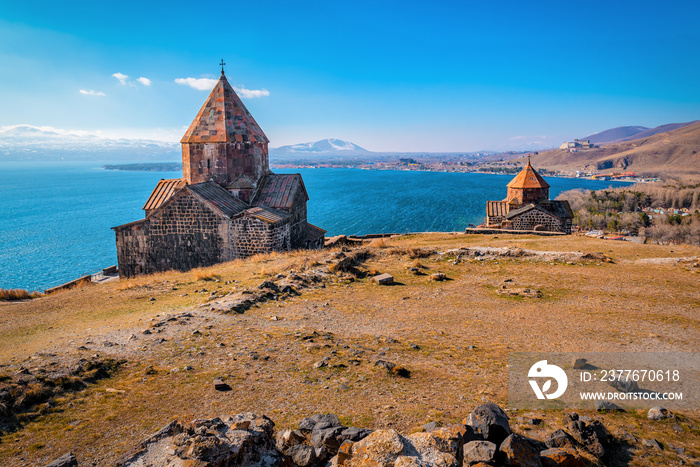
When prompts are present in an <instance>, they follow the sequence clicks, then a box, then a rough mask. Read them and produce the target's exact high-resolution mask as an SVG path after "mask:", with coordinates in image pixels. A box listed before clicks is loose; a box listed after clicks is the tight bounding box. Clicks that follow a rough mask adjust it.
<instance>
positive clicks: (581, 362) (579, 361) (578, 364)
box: [571, 358, 588, 370]
mask: <svg viewBox="0 0 700 467" xmlns="http://www.w3.org/2000/svg"><path fill="white" fill-rule="evenodd" d="M587 364H588V360H586V359H585V358H574V361H573V362H572V364H571V366H572V367H573V368H574V370H581V369H583V368H586V365H587Z"/></svg>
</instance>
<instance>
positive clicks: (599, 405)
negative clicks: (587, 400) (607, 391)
mask: <svg viewBox="0 0 700 467" xmlns="http://www.w3.org/2000/svg"><path fill="white" fill-rule="evenodd" d="M595 409H596V410H597V411H598V412H624V411H625V409H623V408H622V407H620V406H619V405H617V404H615V403H613V402H610V401H597V402H596V403H595Z"/></svg>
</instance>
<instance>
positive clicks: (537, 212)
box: [484, 160, 574, 234]
mask: <svg viewBox="0 0 700 467" xmlns="http://www.w3.org/2000/svg"><path fill="white" fill-rule="evenodd" d="M573 217H574V216H573V213H572V211H571V207H570V206H569V202H568V201H565V200H564V201H562V200H550V199H549V184H548V183H547V182H546V181H545V180H544V178H542V176H541V175H540V174H538V173H537V171H536V170H535V169H534V168H533V167H532V165H530V161H529V160H528V161H527V166H526V167H525V168H524V169H523V170H522V171H521V172H520V173H519V174H518V175H516V176H515V178H513V180H511V181H510V183H508V193H507V195H506V199H504V200H503V201H487V202H486V222H485V224H484V227H485V228H487V229H504V230H529V231H533V230H534V231H540V232H561V233H566V234H570V233H571V223H572V219H573Z"/></svg>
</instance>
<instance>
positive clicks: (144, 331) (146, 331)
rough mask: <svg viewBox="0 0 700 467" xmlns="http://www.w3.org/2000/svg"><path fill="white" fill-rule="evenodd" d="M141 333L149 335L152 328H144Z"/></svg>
mask: <svg viewBox="0 0 700 467" xmlns="http://www.w3.org/2000/svg"><path fill="white" fill-rule="evenodd" d="M141 334H146V335H148V334H152V333H151V330H150V329H144V330H143V331H141Z"/></svg>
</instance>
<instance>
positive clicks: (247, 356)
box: [0, 234, 700, 466]
mask: <svg viewBox="0 0 700 467" xmlns="http://www.w3.org/2000/svg"><path fill="white" fill-rule="evenodd" d="M476 247H498V248H503V247H509V248H511V250H509V251H511V252H515V251H517V250H513V248H524V249H529V250H533V251H538V252H543V251H547V252H554V253H551V254H548V255H541V256H537V255H535V256H526V255H524V254H504V255H500V256H499V255H489V254H485V255H481V254H480V255H478V256H477V255H469V254H464V255H458V254H456V253H454V249H459V248H462V249H464V248H471V249H475V248H476ZM362 248H365V249H366V251H367V252H366V254H364V255H363V256H362V257H361V260H359V259H358V261H361V263H355V264H350V263H349V262H348V261H345V262H344V263H343V264H344V266H343V267H341V262H342V261H343V260H339V259H338V258H343V257H345V258H348V257H352V256H353V255H355V256H354V257H355V258H360V256H358V255H357V253H356V252H358V248H355V249H353V250H351V251H347V250H346V251H344V252H341V250H340V248H335V249H331V250H325V251H317V252H293V253H289V254H270V255H261V256H257V257H254V258H252V259H250V260H247V261H241V260H237V261H234V262H231V263H225V264H221V265H217V266H213V267H210V268H205V269H200V270H195V271H190V272H186V273H179V272H167V273H160V274H155V275H152V276H146V277H139V278H134V279H130V280H121V281H118V282H114V283H108V284H102V285H88V286H85V287H81V288H77V289H73V290H69V291H65V292H60V293H56V294H53V295H48V296H44V297H41V298H37V299H34V300H31V301H25V302H21V303H2V302H0V342H2V343H3V345H2V346H0V384H6V382H7V381H12V380H17V379H22V378H23V379H25V380H27V379H31V376H30V375H42V374H43V375H44V376H42V378H44V379H46V378H47V377H48V375H50V374H51V373H52V372H54V373H59V372H60V371H59V369H60V368H62V367H63V366H65V365H71V364H73V363H71V362H75V361H76V360H77V361H82V362H83V363H82V365H83V367H85V360H80V359H87V360H89V359H93V358H97V356H99V357H100V358H107V357H108V358H111V359H113V360H114V361H119V362H123V363H121V364H120V365H119V366H118V368H116V369H114V370H110V372H109V373H105V374H103V375H102V379H94V381H92V382H90V381H88V379H87V377H85V376H84V375H83V374H82V373H81V374H80V375H81V377H82V378H83V379H84V380H86V381H88V383H87V386H86V387H84V386H78V387H76V388H74V389H75V391H74V392H65V393H63V394H61V395H56V396H53V397H52V403H51V404H49V403H46V404H41V406H40V407H38V408H36V409H32V408H27V411H28V413H25V414H23V415H22V417H21V418H19V419H18V424H16V425H15V426H14V427H12V428H6V429H5V433H4V434H3V433H1V432H0V461H2V462H0V464H2V465H44V464H45V463H46V462H49V461H51V460H52V459H54V458H56V457H58V456H60V455H62V454H64V453H65V452H68V451H73V452H74V453H75V455H76V457H77V458H78V460H79V462H80V465H114V460H115V459H116V458H118V457H119V456H120V455H122V454H123V453H125V452H127V451H129V450H131V449H132V448H133V447H134V446H135V445H136V444H137V443H138V442H139V441H140V440H142V439H143V438H144V437H145V436H147V435H149V434H151V433H153V432H155V431H157V430H158V429H160V428H161V427H162V426H164V425H165V424H166V423H168V422H169V421H170V420H172V419H173V418H178V419H180V420H192V419H194V418H197V417H200V418H211V417H214V416H219V415H226V414H232V413H240V412H247V411H253V412H256V413H264V414H266V415H269V416H270V417H272V418H273V419H274V420H275V422H276V423H277V426H276V428H277V429H281V428H286V427H294V426H296V424H298V423H299V421H300V420H301V419H302V418H303V417H306V416H309V415H311V414H313V413H319V412H322V413H336V414H338V415H339V416H340V418H341V420H342V421H343V422H344V423H345V424H352V425H355V426H360V427H368V428H375V429H376V428H387V427H389V428H395V429H397V430H400V431H402V432H410V431H414V430H419V429H420V426H421V425H423V424H425V423H428V422H430V421H436V422H438V423H443V424H449V423H454V422H458V421H460V420H462V419H463V418H464V417H465V416H467V415H468V414H469V412H470V411H471V410H472V409H473V408H474V407H475V406H476V405H478V404H481V403H482V400H490V401H494V402H496V403H498V404H500V405H501V406H502V407H508V400H507V386H508V377H507V374H508V373H507V371H508V368H507V365H508V356H509V354H510V353H511V352H516V351H552V352H568V351H570V352H585V351H608V352H612V351H625V352H638V351H651V350H653V351H681V352H694V351H697V349H698V337H699V332H698V331H700V323H699V322H698V313H697V310H698V307H699V306H700V302H699V301H698V294H697V284H698V278H700V275H698V273H699V271H700V268H698V267H697V259H696V260H692V259H689V258H690V257H693V256H695V257H697V256H698V255H700V248H696V247H687V246H672V247H668V246H659V245H637V244H633V243H628V242H611V241H605V240H599V239H591V238H587V237H576V236H565V237H535V236H518V237H506V236H498V237H492V236H480V235H462V234H422V235H410V236H402V237H397V238H393V239H386V240H375V241H373V242H372V243H371V244H369V245H365V246H364V247H362ZM450 250H453V252H452V253H450ZM600 252H603V253H604V255H601V254H600ZM587 253H589V255H586V254H587ZM609 258H610V259H611V260H610V259H609ZM409 268H414V269H415V268H417V269H418V270H419V271H422V273H421V274H417V275H416V274H414V272H415V271H413V272H412V271H410V269H409ZM314 271H316V272H314ZM344 271H348V272H344ZM378 272H382V273H384V272H386V273H389V274H392V275H393V276H394V278H395V282H396V284H395V285H393V286H381V285H378V284H374V283H372V282H371V281H370V280H369V278H368V277H369V276H370V275H372V274H376V273H378ZM437 272H441V273H444V274H445V275H446V276H447V279H448V280H444V281H440V282H436V281H433V280H431V275H432V274H434V273H437ZM312 273H313V277H316V278H317V279H316V281H315V282H312V283H310V284H309V285H308V287H306V288H303V290H302V289H300V290H299V291H300V293H301V295H288V296H285V297H283V298H280V299H277V300H276V299H270V300H268V301H265V302H260V303H258V304H256V305H254V306H252V307H251V308H249V309H247V310H245V312H244V313H243V314H239V313H235V312H231V313H228V314H224V313H221V312H218V311H215V309H214V308H215V307H214V306H213V305H212V304H213V303H216V302H217V301H218V300H221V297H226V296H228V295H227V294H231V293H234V294H236V293H241V294H242V293H244V292H245V291H253V292H248V293H247V295H245V294H244V295H245V296H253V295H254V294H255V293H259V291H260V290H261V289H260V288H259V286H260V285H262V284H261V283H263V281H275V282H276V283H277V284H281V283H282V281H283V280H285V279H282V278H281V277H286V278H287V279H289V278H292V277H295V276H299V277H304V276H305V275H307V274H312ZM319 278H320V279H319ZM294 280H297V279H294ZM267 284H268V286H269V282H268V283H267ZM522 288H528V289H530V290H537V291H538V293H537V294H533V293H530V294H528V295H526V296H520V295H518V294H517V293H516V292H517V290H522ZM504 290H506V291H508V292H513V294H511V293H506V294H504V293H502V291H504ZM378 359H381V360H386V361H390V362H393V363H396V364H397V365H401V366H402V367H405V368H406V369H408V370H410V378H400V377H393V376H391V375H390V374H387V372H386V371H385V370H383V369H382V368H380V367H378V366H377V365H376V363H375V362H376V361H377V360H378ZM319 362H325V364H322V365H319V364H318V363H319ZM42 368H44V369H46V373H42ZM110 368H112V367H110ZM84 369H85V370H86V371H93V372H94V370H91V369H90V368H84ZM88 376H89V375H88ZM215 378H224V380H225V381H226V382H227V383H228V384H229V385H230V386H231V388H232V389H231V390H230V391H228V392H219V391H216V390H214V388H213V386H212V381H213V380H214V379H215ZM62 381H63V383H64V384H66V383H70V381H71V380H70V379H68V380H66V379H65V378H64V379H63V380H62ZM3 382H5V383H3ZM74 382H75V383H76V384H78V383H79V382H78V381H74ZM33 384H36V385H37V386H36V387H34V388H33V389H32V392H27V394H28V395H32V397H34V398H35V400H37V401H39V400H42V399H40V397H42V393H41V391H43V389H42V388H41V386H40V385H39V383H31V382H30V383H29V385H30V386H31V385H33ZM50 395H51V393H49V394H48V395H47V396H50ZM18 400H19V399H18ZM23 400H25V402H26V399H23ZM29 406H30V405H27V407H29ZM0 408H2V409H3V410H5V411H7V410H10V407H9V406H8V407H5V406H1V405H0ZM564 412H565V411H563V410H549V411H525V410H522V409H521V410H509V412H508V415H509V417H510V419H511V427H513V428H514V429H515V430H517V431H518V432H520V433H526V434H527V435H528V436H530V437H534V438H537V439H543V438H544V436H545V435H546V433H551V432H552V431H554V430H555V429H557V428H560V427H561V426H562V425H561V424H562V415H563V413H564ZM579 413H580V414H581V415H587V416H590V417H594V418H598V419H601V420H602V421H603V423H605V426H606V427H608V429H609V430H610V431H611V432H612V433H613V435H614V436H615V437H616V438H617V439H622V440H624V443H623V445H622V446H626V447H621V448H620V453H619V454H620V456H619V457H620V458H622V459H623V460H622V461H621V463H617V462H616V463H615V465H639V466H657V465H675V464H677V463H679V462H681V457H680V455H679V454H677V452H676V451H675V450H673V449H671V448H665V449H663V450H656V449H653V448H650V447H646V446H645V445H643V444H642V440H643V439H649V438H653V439H656V440H658V441H659V442H660V443H662V445H663V446H665V447H669V446H679V447H683V448H685V454H684V455H683V456H684V458H685V459H687V456H700V431H699V430H698V428H697V427H698V426H700V413H699V412H698V411H692V410H689V411H679V413H677V414H676V418H674V419H672V420H664V421H658V422H654V421H650V420H647V417H646V411H645V410H631V411H628V412H624V413H608V414H600V413H598V412H595V411H593V410H590V411H579ZM1 416H2V412H0V421H2V417H1ZM533 417H535V418H537V419H541V420H543V422H542V423H540V424H537V425H535V424H532V423H530V422H529V420H530V419H532V418H533ZM0 430H3V427H2V426H0ZM625 458H627V459H628V460H627V461H624V459H625ZM685 462H688V461H687V460H686V461H685Z"/></svg>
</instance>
